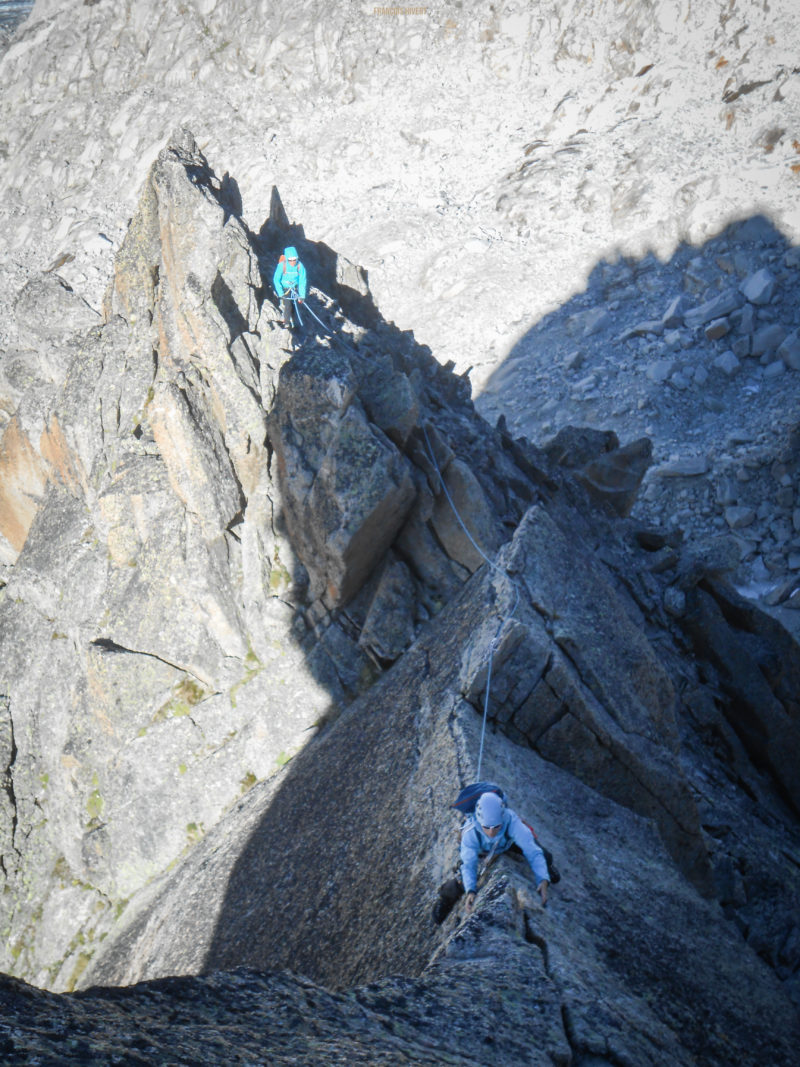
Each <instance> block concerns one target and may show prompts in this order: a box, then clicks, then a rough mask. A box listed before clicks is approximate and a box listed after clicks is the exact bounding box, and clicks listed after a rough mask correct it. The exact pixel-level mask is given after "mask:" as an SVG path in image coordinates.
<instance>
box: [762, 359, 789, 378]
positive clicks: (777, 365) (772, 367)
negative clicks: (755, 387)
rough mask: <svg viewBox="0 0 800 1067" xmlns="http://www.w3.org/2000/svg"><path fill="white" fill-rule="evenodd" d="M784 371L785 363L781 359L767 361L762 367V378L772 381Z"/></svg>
mask: <svg viewBox="0 0 800 1067" xmlns="http://www.w3.org/2000/svg"><path fill="white" fill-rule="evenodd" d="M785 371H786V364H785V363H784V362H783V360H781V359H776V360H775V361H774V362H772V363H768V364H767V365H766V367H765V368H764V378H765V379H766V380H767V381H773V380H774V379H775V378H780V376H781V375H782V374H783V373H784V372H785Z"/></svg>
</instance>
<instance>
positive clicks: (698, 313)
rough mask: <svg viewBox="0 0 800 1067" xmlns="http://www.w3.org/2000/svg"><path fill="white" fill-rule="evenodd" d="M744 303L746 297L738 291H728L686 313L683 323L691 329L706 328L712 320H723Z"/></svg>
mask: <svg viewBox="0 0 800 1067" xmlns="http://www.w3.org/2000/svg"><path fill="white" fill-rule="evenodd" d="M743 303H744V297H743V296H742V294H741V293H740V292H738V290H736V289H726V290H725V292H722V293H720V294H719V296H716V297H714V298H713V299H711V300H707V301H706V302H705V303H704V304H700V306H699V307H696V308H693V309H692V310H690V311H687V312H685V314H684V316H683V321H684V323H685V325H686V326H688V327H689V328H694V327H697V326H704V325H705V324H706V323H707V322H711V320H712V319H719V318H723V317H724V316H726V315H729V314H730V313H731V312H732V311H734V310H735V309H736V308H738V307H741V306H742V304H743Z"/></svg>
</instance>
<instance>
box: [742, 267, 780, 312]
mask: <svg viewBox="0 0 800 1067" xmlns="http://www.w3.org/2000/svg"><path fill="white" fill-rule="evenodd" d="M775 286H776V280H775V275H774V274H773V273H772V272H771V271H770V270H768V269H767V268H766V267H762V268H761V270H757V271H756V272H755V274H751V275H750V276H749V277H748V278H745V280H744V281H743V282H742V283H741V285H740V287H739V288H740V289H741V291H742V293H743V294H744V297H745V299H746V300H747V301H749V303H751V304H756V305H762V304H768V303H769V302H770V300H771V299H772V297H773V295H774V293H775Z"/></svg>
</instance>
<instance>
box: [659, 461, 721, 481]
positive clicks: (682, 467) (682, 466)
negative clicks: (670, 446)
mask: <svg viewBox="0 0 800 1067" xmlns="http://www.w3.org/2000/svg"><path fill="white" fill-rule="evenodd" d="M708 470H709V461H708V456H706V455H701V456H680V457H678V458H676V459H671V460H670V461H669V462H667V463H662V464H660V465H659V466H658V467H656V468H655V469H654V471H653V473H654V474H658V475H659V476H660V477H662V478H696V477H698V476H699V475H701V474H707V473H708Z"/></svg>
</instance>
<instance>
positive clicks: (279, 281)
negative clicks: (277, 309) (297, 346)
mask: <svg viewBox="0 0 800 1067" xmlns="http://www.w3.org/2000/svg"><path fill="white" fill-rule="evenodd" d="M272 284H273V286H274V288H275V292H276V293H277V294H278V297H279V298H280V301H281V310H282V312H283V322H284V325H285V326H288V327H291V325H292V303H293V301H294V300H297V302H298V303H300V304H302V303H303V301H304V300H305V298H306V292H307V290H308V280H307V278H306V268H305V267H304V266H303V264H302V263H301V262H300V259H299V257H298V255H297V249H296V248H295V247H294V245H289V247H288V248H285V249H284V251H283V255H282V256H281V258H280V259H279V260H278V266H277V267H276V268H275V273H274V274H273V276H272Z"/></svg>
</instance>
